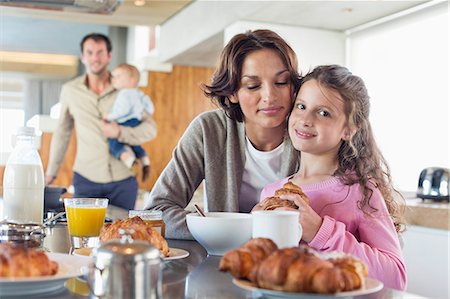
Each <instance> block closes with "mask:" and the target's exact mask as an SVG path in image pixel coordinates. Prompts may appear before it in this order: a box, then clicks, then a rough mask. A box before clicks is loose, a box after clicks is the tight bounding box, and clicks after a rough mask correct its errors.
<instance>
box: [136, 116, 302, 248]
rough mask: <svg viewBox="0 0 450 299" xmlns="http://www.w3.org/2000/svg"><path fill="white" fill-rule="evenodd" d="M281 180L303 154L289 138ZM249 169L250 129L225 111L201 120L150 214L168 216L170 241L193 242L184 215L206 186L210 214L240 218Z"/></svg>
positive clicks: (150, 204)
mask: <svg viewBox="0 0 450 299" xmlns="http://www.w3.org/2000/svg"><path fill="white" fill-rule="evenodd" d="M284 143H285V147H284V152H283V158H282V162H281V163H282V165H281V173H280V179H282V178H284V177H287V176H288V175H290V174H292V173H294V172H295V171H296V169H297V166H298V163H299V154H298V152H297V151H296V150H295V149H294V147H293V146H292V144H291V142H290V139H289V137H288V136H287V134H286V137H285V139H284ZM244 164H245V128H244V124H243V123H239V122H236V121H233V120H231V119H229V118H228V117H227V116H226V115H225V114H224V112H223V111H222V110H214V111H209V112H205V113H202V114H201V115H199V116H197V117H196V118H195V119H194V120H193V121H192V122H191V124H190V125H189V127H188V128H187V129H186V131H185V133H184V134H183V136H182V137H181V139H180V141H179V143H178V145H177V146H176V148H175V150H174V152H173V156H172V159H171V160H170V162H169V163H168V164H167V166H166V168H165V169H164V171H163V172H162V173H161V175H160V176H159V178H158V180H157V181H156V183H155V185H154V187H153V189H152V191H151V193H150V195H149V196H148V198H147V199H146V202H145V205H144V208H145V209H157V210H162V211H163V219H164V222H165V223H166V237H167V238H170V239H192V235H191V233H190V232H189V230H188V228H187V225H186V214H187V213H188V212H187V211H185V210H184V209H185V208H186V206H187V205H188V204H189V202H190V201H191V199H192V196H193V194H194V192H195V190H197V188H198V186H199V185H200V183H201V182H202V181H203V180H205V186H206V190H205V191H206V197H207V200H208V202H207V203H206V206H207V210H208V211H209V212H223V211H226V212H237V211H238V210H239V191H240V188H241V182H242V175H243V170H244Z"/></svg>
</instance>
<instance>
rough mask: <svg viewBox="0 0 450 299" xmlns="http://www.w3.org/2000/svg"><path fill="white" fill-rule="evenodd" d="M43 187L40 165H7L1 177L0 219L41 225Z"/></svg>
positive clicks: (42, 174) (42, 173)
mask: <svg viewBox="0 0 450 299" xmlns="http://www.w3.org/2000/svg"><path fill="white" fill-rule="evenodd" d="M44 186H45V185H44V172H43V170H42V166H41V165H29V164H8V165H7V166H6V169H5V174H4V177H3V215H2V219H8V220H14V221H17V222H35V223H42V219H43V214H44Z"/></svg>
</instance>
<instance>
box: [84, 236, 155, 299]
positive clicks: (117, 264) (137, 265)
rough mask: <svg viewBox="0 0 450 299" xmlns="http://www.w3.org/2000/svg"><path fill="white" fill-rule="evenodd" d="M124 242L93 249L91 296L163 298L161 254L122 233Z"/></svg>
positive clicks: (148, 245)
mask: <svg viewBox="0 0 450 299" xmlns="http://www.w3.org/2000/svg"><path fill="white" fill-rule="evenodd" d="M120 233H121V234H122V235H123V236H122V239H121V240H114V241H110V242H107V243H105V244H103V245H102V246H100V247H99V248H97V249H94V253H93V256H94V263H93V264H91V266H90V268H89V273H88V284H89V287H90V289H91V294H92V295H93V296H96V297H99V298H114V299H116V298H148V299H156V298H160V297H161V287H162V285H161V279H162V271H161V270H162V264H161V257H160V252H159V250H158V249H156V248H155V247H153V246H151V245H150V244H148V243H147V242H144V241H137V240H136V241H135V240H133V239H132V238H131V234H132V232H131V231H124V230H121V231H120Z"/></svg>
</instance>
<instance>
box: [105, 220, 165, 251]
mask: <svg viewBox="0 0 450 299" xmlns="http://www.w3.org/2000/svg"><path fill="white" fill-rule="evenodd" d="M120 229H132V230H133V231H134V232H133V233H131V237H132V238H133V239H134V240H143V241H148V242H149V243H150V244H152V245H153V246H155V247H156V248H158V249H159V251H160V252H161V253H162V255H164V256H168V255H169V245H168V244H167V241H166V240H165V239H164V238H163V237H162V236H161V235H160V234H159V233H158V232H157V231H156V230H154V229H153V228H152V227H151V226H149V225H148V224H147V223H146V222H145V221H144V220H142V219H141V217H139V216H134V217H132V218H128V219H123V220H116V221H115V222H114V223H112V224H105V225H104V226H103V227H102V229H101V230H100V242H102V243H104V242H106V241H110V240H114V239H120V238H121V237H122V236H121V234H120V233H119V230H120Z"/></svg>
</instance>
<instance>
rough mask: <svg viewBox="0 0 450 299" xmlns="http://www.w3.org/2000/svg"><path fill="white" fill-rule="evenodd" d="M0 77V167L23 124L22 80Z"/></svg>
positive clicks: (4, 161)
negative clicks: (14, 136)
mask: <svg viewBox="0 0 450 299" xmlns="http://www.w3.org/2000/svg"><path fill="white" fill-rule="evenodd" d="M5 77H6V76H5V75H4V74H2V75H0V78H1V80H0V119H1V121H0V165H4V164H5V163H6V160H7V159H8V156H9V153H10V152H11V151H12V148H13V146H12V144H11V141H12V136H13V135H14V134H15V133H16V132H17V128H19V127H21V126H23V125H24V124H25V111H24V109H23V102H24V100H23V99H24V80H23V79H15V78H5Z"/></svg>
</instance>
